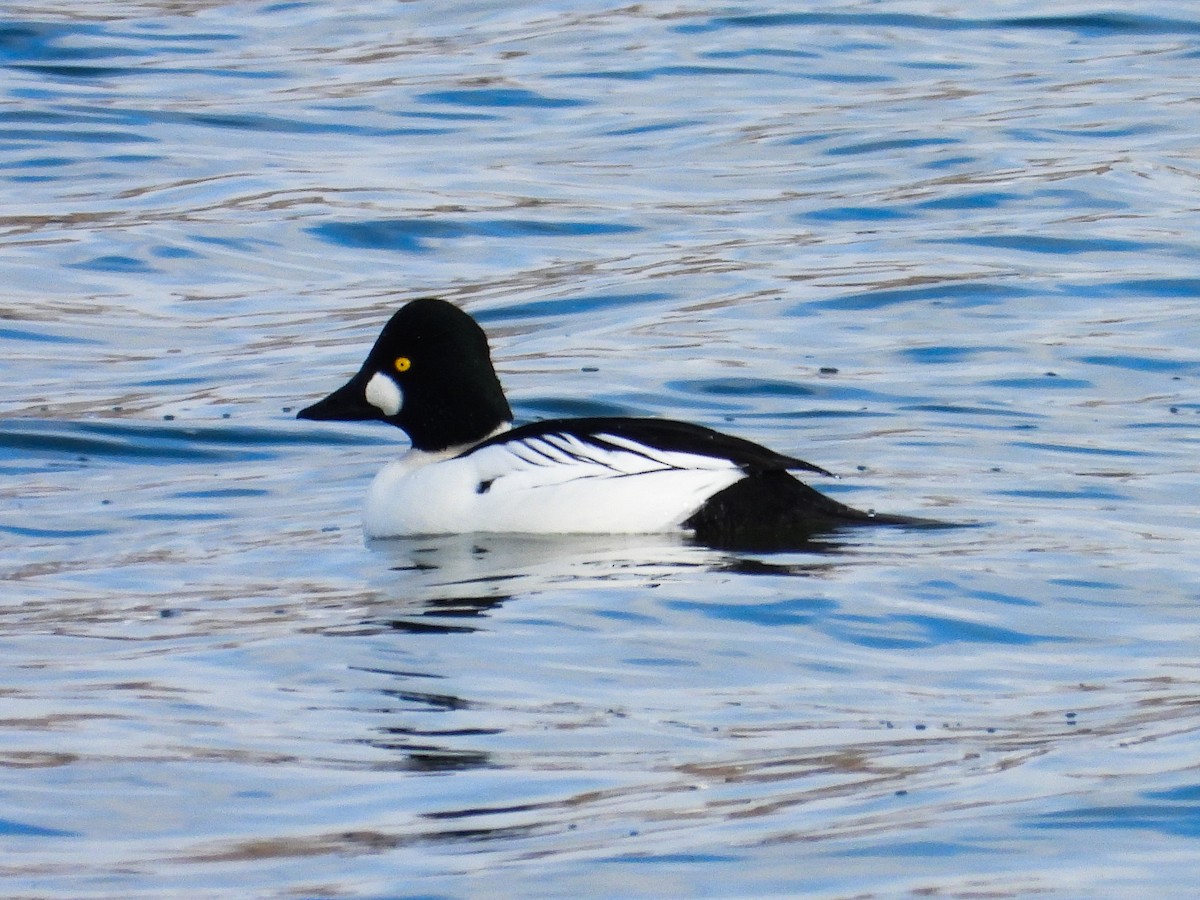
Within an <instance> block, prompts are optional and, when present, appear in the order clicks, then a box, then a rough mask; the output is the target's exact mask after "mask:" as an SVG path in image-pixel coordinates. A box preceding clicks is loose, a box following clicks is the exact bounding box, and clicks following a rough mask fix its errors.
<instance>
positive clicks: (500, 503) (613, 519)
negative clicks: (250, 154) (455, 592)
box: [297, 297, 928, 548]
mask: <svg viewBox="0 0 1200 900" xmlns="http://www.w3.org/2000/svg"><path fill="white" fill-rule="evenodd" d="M297 418H299V419H306V420H314V421H347V422H357V421H380V422H385V423H387V424H389V425H393V426H395V427H396V428H399V429H400V430H401V431H403V432H404V433H405V434H406V435H407V436H408V439H409V441H410V444H411V447H410V449H409V450H408V451H407V452H406V453H405V454H404V455H402V456H401V457H400V458H399V459H397V460H395V461H393V462H390V463H388V464H386V465H385V466H384V467H383V469H382V470H381V471H380V472H379V473H378V475H376V477H375V479H374V481H373V482H372V483H371V486H370V488H369V490H368V492H367V498H366V507H365V511H364V515H363V530H364V533H365V535H366V536H367V537H368V538H396V537H409V536H428V535H438V534H461V533H470V532H479V533H491V534H497V533H513V534H517V533H521V534H542V535H547V534H551V535H553V534H627V535H629V534H650V533H658V532H678V533H681V534H683V535H686V536H689V537H690V538H691V539H693V540H694V541H696V542H698V543H701V544H707V545H711V546H740V547H747V546H762V547H768V548H775V547H781V546H804V545H806V544H808V543H809V542H810V541H811V539H812V538H813V537H814V536H816V535H820V534H823V533H826V532H831V531H836V530H840V529H842V528H845V527H848V526H859V525H919V524H923V523H925V522H927V521H928V520H923V519H917V518H913V517H908V516H895V515H884V514H877V513H875V512H873V511H862V510H858V509H855V508H853V507H850V506H847V505H845V504H843V503H840V502H838V501H836V500H834V499H832V498H830V497H827V496H826V495H824V494H822V493H820V492H819V491H817V490H816V489H815V488H812V487H810V486H809V485H808V484H806V483H805V482H804V481H801V480H800V479H799V478H798V477H796V475H795V474H794V473H796V472H807V473H811V474H814V475H823V476H828V475H830V473H829V472H828V471H826V470H825V469H823V468H821V467H820V466H816V465H813V464H812V463H808V462H805V461H804V460H802V459H799V458H797V457H794V456H788V455H785V454H782V453H777V452H775V451H774V450H770V449H768V448H766V447H764V446H761V445H759V444H756V443H754V442H753V441H750V440H746V439H744V438H741V437H737V436H734V435H731V434H726V433H723V432H720V431H716V430H714V429H711V428H708V427H705V426H703V425H695V424H691V423H688V422H682V421H675V420H671V419H659V418H638V417H624V416H592V417H583V418H561V419H545V420H540V421H533V422H527V423H525V424H521V425H516V426H514V424H513V421H514V419H513V413H512V409H511V407H510V406H509V403H508V400H507V398H506V397H505V394H504V389H503V387H502V386H501V383H500V379H499V378H498V377H497V375H496V370H495V367H494V366H493V364H492V356H491V349H490V347H489V344H488V338H487V335H486V333H485V332H484V330H483V328H482V327H481V326H480V325H479V323H478V322H476V321H475V319H474V318H473V317H472V316H471V315H470V314H469V313H467V312H465V311H464V310H462V309H460V308H459V307H458V306H455V305H454V304H452V303H450V302H449V301H447V300H444V299H441V298H438V297H421V298H418V299H414V300H411V301H409V302H408V303H406V304H405V305H403V306H402V307H400V309H399V310H397V311H396V312H395V313H394V314H393V315H392V316H391V318H390V319H389V320H388V322H387V324H386V325H384V327H383V330H382V331H381V332H380V334H379V337H378V338H377V339H376V341H375V344H374V345H373V346H372V347H371V350H370V352H369V353H368V354H367V358H366V361H365V362H364V363H363V364H362V367H361V368H360V369H359V370H358V372H357V373H356V374H355V375H354V376H353V377H352V378H350V380H349V381H348V382H346V383H345V384H344V385H343V386H342V387H340V388H338V389H337V390H335V391H334V392H333V393H331V394H329V395H328V396H327V397H325V398H324V399H323V400H320V401H318V402H316V403H314V404H312V405H311V406H307V407H305V408H304V409H302V410H300V411H299V412H298V413H297Z"/></svg>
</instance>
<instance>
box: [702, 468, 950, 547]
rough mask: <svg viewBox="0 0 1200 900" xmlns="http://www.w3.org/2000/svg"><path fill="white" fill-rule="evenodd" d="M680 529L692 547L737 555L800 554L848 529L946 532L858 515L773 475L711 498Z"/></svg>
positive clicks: (754, 477) (907, 520)
mask: <svg viewBox="0 0 1200 900" xmlns="http://www.w3.org/2000/svg"><path fill="white" fill-rule="evenodd" d="M683 525H684V527H685V528H688V529H691V531H692V532H693V535H694V538H695V540H696V541H697V542H698V543H701V544H706V545H708V546H712V547H722V548H729V549H741V550H787V549H803V548H804V547H805V546H806V545H808V544H809V543H810V542H811V541H812V539H813V538H816V537H819V536H820V535H822V534H828V533H830V532H833V531H837V530H839V529H842V528H846V527H847V526H852V525H901V526H904V525H906V526H911V527H924V528H929V527H946V523H944V522H937V521H935V520H933V519H919V518H914V517H911V516H892V515H885V514H882V513H871V512H863V511H862V510H859V509H855V508H854V507H852V506H846V504H844V503H838V502H837V501H836V500H832V499H830V498H829V497H826V496H825V495H824V494H822V493H820V492H819V491H816V490H814V489H813V488H811V487H809V486H808V485H807V484H805V483H804V482H802V481H799V480H798V479H796V478H793V477H792V476H791V475H789V474H788V473H787V472H783V471H778V470H775V471H768V472H757V473H752V474H749V475H747V476H746V477H745V478H743V479H742V480H741V481H738V482H736V483H735V484H732V485H730V486H729V487H727V488H725V490H723V491H720V492H718V493H716V494H713V495H712V496H711V497H709V498H708V500H706V501H705V502H704V505H703V506H701V507H700V508H699V509H698V510H696V512H694V513H692V515H691V516H690V517H689V518H688V519H687V521H685V522H684V523H683Z"/></svg>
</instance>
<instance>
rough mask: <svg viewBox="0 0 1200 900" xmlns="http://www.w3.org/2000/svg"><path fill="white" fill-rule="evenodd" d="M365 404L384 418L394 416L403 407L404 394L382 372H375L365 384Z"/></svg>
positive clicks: (398, 386)
mask: <svg viewBox="0 0 1200 900" xmlns="http://www.w3.org/2000/svg"><path fill="white" fill-rule="evenodd" d="M366 395H367V402H368V403H370V404H371V405H372V406H373V407H375V408H376V409H377V410H379V411H380V412H381V413H383V414H384V415H385V416H394V415H395V414H396V413H398V412H400V407H402V406H403V405H404V392H403V391H402V390H400V385H398V384H396V382H394V381H392V379H390V378H388V377H387V376H386V375H384V374H383V373H382V372H376V373H375V374H374V375H372V376H371V380H370V381H368V382H367V392H366Z"/></svg>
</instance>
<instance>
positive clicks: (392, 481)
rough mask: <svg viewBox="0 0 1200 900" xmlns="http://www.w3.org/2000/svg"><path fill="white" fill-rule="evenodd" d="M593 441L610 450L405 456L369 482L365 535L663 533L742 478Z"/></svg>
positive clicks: (725, 464)
mask: <svg viewBox="0 0 1200 900" xmlns="http://www.w3.org/2000/svg"><path fill="white" fill-rule="evenodd" d="M599 439H601V440H603V441H604V442H605V443H608V444H612V445H613V446H614V447H615V448H616V449H614V448H613V447H597V446H596V445H595V444H592V443H589V442H587V441H584V440H581V439H580V438H577V437H575V436H573V435H569V434H544V435H540V436H538V437H531V438H528V439H526V440H523V441H511V442H508V443H504V444H494V445H491V446H488V447H484V448H482V449H481V450H478V451H476V452H474V453H470V454H468V455H466V456H462V457H457V458H446V456H445V455H443V454H418V453H409V454H407V455H406V456H405V457H404V458H403V459H401V460H398V461H397V462H394V463H391V464H390V465H388V466H386V467H385V468H384V469H383V471H381V472H380V473H379V475H377V476H376V478H375V481H374V482H373V483H372V485H371V489H370V491H369V492H368V494H367V508H366V514H365V517H364V518H365V521H364V527H365V531H366V533H367V536H368V537H398V536H401V535H413V534H452V533H459V532H469V531H481V532H514V533H517V532H520V533H529V534H642V533H650V532H656V531H672V530H675V529H677V528H679V526H680V525H681V524H682V523H683V521H684V520H685V519H687V518H688V516H690V515H691V514H692V513H693V512H695V511H696V510H697V509H698V508H699V507H700V505H701V504H702V503H704V501H705V500H707V499H708V498H709V497H711V496H712V495H713V494H715V493H717V491H720V490H723V489H725V488H727V487H729V486H730V485H731V484H733V483H734V482H736V481H738V480H739V479H741V478H742V477H743V472H742V470H741V469H739V468H738V467H737V466H736V465H734V464H733V463H731V462H729V461H728V460H725V459H718V458H715V457H711V456H700V455H696V454H691V453H683V452H679V451H664V450H657V449H654V448H650V447H645V446H643V445H641V444H639V443H637V442H636V441H632V440H629V439H627V438H620V437H614V436H608V435H600V436H599Z"/></svg>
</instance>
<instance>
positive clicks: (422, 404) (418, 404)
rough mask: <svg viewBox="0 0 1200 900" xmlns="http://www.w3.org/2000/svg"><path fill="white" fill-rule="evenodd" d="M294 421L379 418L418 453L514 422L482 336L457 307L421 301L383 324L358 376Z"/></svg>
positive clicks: (469, 439)
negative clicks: (401, 435) (407, 439)
mask: <svg viewBox="0 0 1200 900" xmlns="http://www.w3.org/2000/svg"><path fill="white" fill-rule="evenodd" d="M296 418H298V419H319V420H327V419H334V420H340V421H347V422H354V421H362V420H366V419H379V420H381V421H384V422H387V423H389V424H391V425H395V426H396V427H397V428H401V429H403V430H404V432H405V433H406V434H407V435H408V436H409V439H410V440H411V441H412V445H413V447H415V448H416V449H417V450H425V451H436V450H445V449H446V448H448V447H456V446H460V445H463V444H470V443H474V442H475V441H480V440H482V439H483V438H484V437H486V436H487V435H489V434H491V433H492V432H494V431H495V430H496V429H497V428H499V427H501V426H502V425H505V424H506V423H509V422H511V421H512V410H511V409H510V408H509V406H508V401H507V400H506V399H505V398H504V389H503V388H501V387H500V380H499V379H498V378H497V377H496V370H495V369H493V368H492V358H491V353H490V352H489V350H488V342H487V335H486V334H484V332H483V329H482V328H480V327H479V324H478V323H477V322H476V321H475V320H474V319H472V318H471V317H470V316H469V315H468V314H467V313H465V312H463V311H462V310H461V309H459V308H458V307H456V306H454V305H452V304H450V303H447V302H446V301H445V300H441V299H439V298H437V297H422V298H421V299H419V300H413V301H411V302H410V303H407V304H405V305H404V306H403V307H401V308H400V310H399V311H398V312H396V314H395V315H393V316H392V318H391V319H390V320H389V321H388V323H387V325H385V326H384V327H383V331H382V332H380V334H379V338H378V339H377V340H376V341H375V346H374V347H372V348H371V352H370V353H369V354H368V355H367V361H366V362H365V363H363V366H362V368H361V369H359V370H358V374H357V375H355V376H354V377H353V378H351V379H350V380H349V381H348V382H347V383H346V384H345V385H344V386H342V387H340V388H338V389H337V390H336V391H334V392H333V393H332V394H330V395H329V396H328V397H326V398H325V399H324V400H321V401H320V402H318V403H314V404H313V405H312V406H309V407H307V408H306V409H302V410H300V412H299V413H297V414H296Z"/></svg>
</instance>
